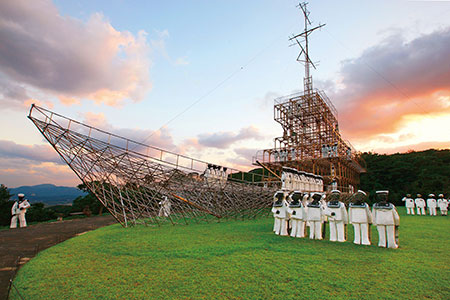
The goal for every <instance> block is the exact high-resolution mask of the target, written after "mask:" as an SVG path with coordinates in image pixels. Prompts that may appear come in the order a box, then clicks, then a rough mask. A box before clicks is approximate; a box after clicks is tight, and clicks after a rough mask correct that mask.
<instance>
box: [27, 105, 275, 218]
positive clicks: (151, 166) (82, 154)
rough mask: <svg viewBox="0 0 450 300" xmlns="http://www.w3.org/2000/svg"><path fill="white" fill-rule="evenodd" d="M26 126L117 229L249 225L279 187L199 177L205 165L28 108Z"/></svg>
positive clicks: (252, 179) (227, 171) (229, 175)
mask: <svg viewBox="0 0 450 300" xmlns="http://www.w3.org/2000/svg"><path fill="white" fill-rule="evenodd" d="M28 118H29V119H30V120H31V121H32V122H33V123H34V124H35V125H36V127H37V128H38V130H39V131H40V132H41V133H42V135H43V136H44V137H45V138H46V139H47V141H48V142H49V143H50V144H51V145H52V146H53V148H54V149H55V150H56V152H57V153H58V154H59V155H60V157H61V158H62V160H64V161H65V162H66V163H67V164H68V165H69V167H70V168H71V169H72V170H73V171H74V172H75V174H76V175H77V176H78V177H79V178H80V179H81V181H82V182H83V183H84V184H86V186H87V187H88V188H89V190H90V191H91V192H92V193H93V194H94V195H95V196H96V197H97V198H98V200H100V202H101V203H102V204H103V205H104V206H105V207H106V209H107V210H108V211H109V212H110V213H111V214H112V216H113V217H114V218H115V219H116V220H117V221H118V222H119V223H120V224H122V225H123V226H124V227H127V226H128V225H134V224H162V223H168V222H170V223H172V224H177V223H185V224H188V223H189V222H192V221H193V222H199V221H202V220H204V221H209V220H212V219H224V218H225V219H226V218H253V217H256V216H257V215H259V214H261V213H263V212H265V211H266V210H265V208H267V207H270V206H271V205H272V197H273V194H274V193H275V191H276V190H278V189H279V187H280V182H274V183H272V184H267V183H265V180H264V178H263V176H261V175H256V174H254V173H245V172H240V171H238V170H235V169H232V168H222V167H221V168H220V170H221V173H220V176H206V175H207V174H209V173H208V172H205V170H209V167H211V166H213V165H212V164H209V163H207V162H204V161H200V160H196V159H193V158H190V157H187V156H184V155H180V154H176V153H173V152H169V151H165V150H163V149H160V148H157V147H152V146H148V145H144V144H141V143H139V142H135V141H132V140H129V139H126V138H123V137H120V136H118V135H114V134H112V133H108V132H106V131H103V130H100V129H97V128H94V127H92V126H89V125H85V124H82V123H80V122H77V121H75V120H73V119H70V118H67V117H64V116H62V115H59V114H56V113H54V112H51V111H49V110H47V109H44V108H41V107H38V106H35V105H32V107H31V109H30V113H29V116H28ZM214 167H217V166H214ZM216 169H217V170H218V168H216ZM264 183H265V184H264ZM168 202H169V203H170V205H169V206H168V207H165V206H164V203H168ZM167 208H168V209H167Z"/></svg>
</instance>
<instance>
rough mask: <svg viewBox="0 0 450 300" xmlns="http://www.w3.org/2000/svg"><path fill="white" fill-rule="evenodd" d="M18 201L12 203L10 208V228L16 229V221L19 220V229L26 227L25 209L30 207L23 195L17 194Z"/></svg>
mask: <svg viewBox="0 0 450 300" xmlns="http://www.w3.org/2000/svg"><path fill="white" fill-rule="evenodd" d="M17 197H18V199H17V200H16V201H15V202H14V204H13V206H12V208H11V215H12V217H11V225H10V228H17V220H19V224H20V227H27V220H26V219H25V214H26V212H27V209H28V208H29V207H30V206H31V205H30V203H29V202H28V200H27V199H25V195H24V194H18V195H17Z"/></svg>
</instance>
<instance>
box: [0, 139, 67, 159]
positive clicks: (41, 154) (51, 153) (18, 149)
mask: <svg viewBox="0 0 450 300" xmlns="http://www.w3.org/2000/svg"><path fill="white" fill-rule="evenodd" d="M0 158H8V159H16V158H20V159H26V160H30V161H35V162H52V163H56V164H63V161H62V160H61V159H60V158H59V155H58V154H57V153H56V151H55V150H54V149H53V148H52V147H51V146H49V145H20V144H16V143H14V142H12V141H5V140H0Z"/></svg>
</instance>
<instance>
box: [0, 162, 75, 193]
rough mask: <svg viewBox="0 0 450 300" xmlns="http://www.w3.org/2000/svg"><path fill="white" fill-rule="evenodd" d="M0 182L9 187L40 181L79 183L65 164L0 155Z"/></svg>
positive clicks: (71, 184)
mask: <svg viewBox="0 0 450 300" xmlns="http://www.w3.org/2000/svg"><path fill="white" fill-rule="evenodd" d="M0 182H1V183H3V184H5V185H6V186H7V187H9V188H13V187H18V186H22V185H36V184H42V183H52V184H55V185H60V186H77V185H78V184H80V183H81V181H80V179H79V178H78V177H77V176H76V175H75V173H74V172H73V171H72V170H71V169H70V168H69V167H68V166H67V165H60V164H55V163H51V162H46V163H35V162H33V161H31V160H27V159H20V158H2V157H0Z"/></svg>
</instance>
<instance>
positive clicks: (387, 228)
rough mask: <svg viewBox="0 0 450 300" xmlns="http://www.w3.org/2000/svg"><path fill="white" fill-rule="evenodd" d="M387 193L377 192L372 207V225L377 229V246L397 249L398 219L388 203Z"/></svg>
mask: <svg viewBox="0 0 450 300" xmlns="http://www.w3.org/2000/svg"><path fill="white" fill-rule="evenodd" d="M388 196H389V191H377V192H376V199H377V203H375V204H374V205H373V209H372V214H373V223H374V225H376V226H377V229H378V237H379V239H378V246H379V247H385V248H386V246H387V247H388V248H394V249H396V248H398V226H399V225H400V217H399V215H398V213H397V210H396V209H395V206H394V205H393V204H392V203H389V202H388Z"/></svg>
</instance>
